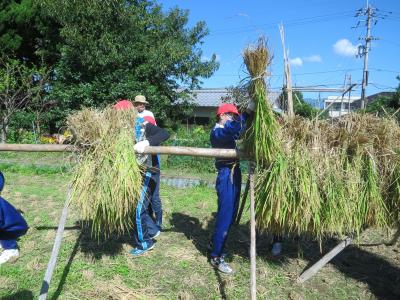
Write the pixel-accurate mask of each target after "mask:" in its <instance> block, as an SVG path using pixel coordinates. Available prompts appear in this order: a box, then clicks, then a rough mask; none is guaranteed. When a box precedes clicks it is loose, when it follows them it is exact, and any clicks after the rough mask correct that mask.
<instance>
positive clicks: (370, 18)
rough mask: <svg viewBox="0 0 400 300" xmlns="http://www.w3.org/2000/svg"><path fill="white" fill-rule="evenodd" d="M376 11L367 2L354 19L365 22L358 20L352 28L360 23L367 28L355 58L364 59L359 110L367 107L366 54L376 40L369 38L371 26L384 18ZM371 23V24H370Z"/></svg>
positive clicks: (367, 75) (367, 74) (367, 72)
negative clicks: (378, 19)
mask: <svg viewBox="0 0 400 300" xmlns="http://www.w3.org/2000/svg"><path fill="white" fill-rule="evenodd" d="M377 11H378V9H377V8H375V7H373V6H371V5H370V4H369V3H368V0H367V5H366V7H365V8H360V9H359V10H357V13H356V15H355V17H360V16H365V17H366V19H365V20H360V21H358V23H357V25H356V26H355V27H353V28H357V27H358V26H359V25H360V23H365V26H366V27H367V35H366V36H365V37H360V38H359V40H364V44H363V45H359V46H358V54H357V57H364V68H363V77H362V85H361V109H364V108H366V107H367V103H366V99H365V89H366V87H367V85H368V77H369V71H368V54H369V51H370V50H371V41H372V40H376V39H377V38H375V37H372V36H371V26H372V25H376V23H377V22H378V21H377V18H378V17H381V18H383V17H385V16H383V15H380V14H378V13H377ZM372 23H373V24H372Z"/></svg>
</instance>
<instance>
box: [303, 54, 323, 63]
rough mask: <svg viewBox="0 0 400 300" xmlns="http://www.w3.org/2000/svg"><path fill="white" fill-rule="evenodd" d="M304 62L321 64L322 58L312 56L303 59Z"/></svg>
mask: <svg viewBox="0 0 400 300" xmlns="http://www.w3.org/2000/svg"><path fill="white" fill-rule="evenodd" d="M303 60H304V61H306V62H312V63H320V62H322V58H321V56H320V55H311V56H306V57H303Z"/></svg>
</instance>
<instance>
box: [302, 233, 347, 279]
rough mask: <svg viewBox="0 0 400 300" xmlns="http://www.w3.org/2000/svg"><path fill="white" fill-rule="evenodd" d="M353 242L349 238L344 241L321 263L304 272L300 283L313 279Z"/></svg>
mask: <svg viewBox="0 0 400 300" xmlns="http://www.w3.org/2000/svg"><path fill="white" fill-rule="evenodd" d="M351 242H352V240H351V238H349V237H347V238H346V239H345V240H344V241H342V242H341V243H340V244H339V245H337V246H336V247H335V248H333V249H332V250H331V251H329V252H328V253H327V254H325V255H324V256H323V257H322V258H321V259H320V260H319V261H317V262H316V263H315V264H313V265H312V266H311V267H310V268H308V269H307V270H306V271H304V272H303V273H302V274H301V275H300V276H299V278H297V282H298V283H303V282H304V281H306V280H308V279H310V278H311V277H313V276H314V275H315V274H317V272H318V271H319V270H320V269H322V267H323V266H325V265H326V264H327V263H328V262H329V261H330V260H331V259H332V258H334V257H335V256H336V255H338V254H339V253H340V252H342V251H343V250H344V249H345V248H346V247H347V246H348V245H350V244H351Z"/></svg>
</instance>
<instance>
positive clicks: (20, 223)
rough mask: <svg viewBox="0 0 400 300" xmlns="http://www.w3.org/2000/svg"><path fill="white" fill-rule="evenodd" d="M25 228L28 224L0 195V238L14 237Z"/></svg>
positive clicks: (22, 232) (24, 230) (21, 233)
mask: <svg viewBox="0 0 400 300" xmlns="http://www.w3.org/2000/svg"><path fill="white" fill-rule="evenodd" d="M27 230H28V224H26V221H25V219H24V218H23V217H22V216H21V214H20V213H19V212H18V211H17V210H16V209H15V208H14V206H12V205H11V204H10V203H8V202H7V201H6V200H5V199H3V198H2V197H0V240H9V239H16V238H18V237H20V236H21V235H23V234H25V233H26V231H27Z"/></svg>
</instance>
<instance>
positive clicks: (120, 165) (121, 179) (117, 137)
mask: <svg viewBox="0 0 400 300" xmlns="http://www.w3.org/2000/svg"><path fill="white" fill-rule="evenodd" d="M135 118H136V111H135V110H133V109H131V110H114V109H113V108H107V109H105V110H104V111H98V110H93V109H84V110H82V111H80V112H78V113H76V114H74V115H72V116H70V117H69V118H68V126H69V128H70V129H71V131H72V132H74V136H75V137H76V144H77V145H78V146H81V149H82V151H81V152H80V153H78V155H79V163H78V165H77V166H76V168H75V170H74V176H73V181H72V201H73V203H75V204H76V205H77V206H78V208H79V210H80V212H81V214H82V218H83V220H85V221H86V222H88V223H90V224H91V228H92V234H93V235H94V236H96V237H98V238H99V237H108V236H109V235H111V234H112V233H117V234H123V233H125V232H127V231H128V230H130V229H131V228H132V218H133V216H134V213H135V207H136V200H137V199H138V196H139V192H140V188H141V181H142V173H141V170H140V167H139V165H138V164H137V162H136V156H135V153H134V151H133V146H134V141H135V140H134V138H135V137H134V130H133V126H134V121H135ZM82 146H84V147H82Z"/></svg>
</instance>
